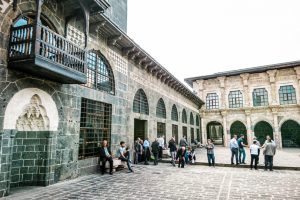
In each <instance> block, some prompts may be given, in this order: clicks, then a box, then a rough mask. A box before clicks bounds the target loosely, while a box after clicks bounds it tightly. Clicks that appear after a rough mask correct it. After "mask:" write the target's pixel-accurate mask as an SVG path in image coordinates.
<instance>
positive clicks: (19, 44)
mask: <svg viewBox="0 0 300 200" xmlns="http://www.w3.org/2000/svg"><path fill="white" fill-rule="evenodd" d="M8 67H10V68H12V69H16V70H20V71H23V72H26V73H28V74H32V75H35V76H39V77H42V78H45V79H49V80H52V81H56V82H60V83H67V84H72V83H74V84H82V83H86V51H85V50H84V49H83V48H81V47H79V46H77V45H76V44H74V43H72V42H70V41H68V40H67V39H66V38H64V37H62V36H61V35H59V34H57V33H55V32H54V31H52V30H51V29H49V28H47V27H45V26H43V25H40V24H38V25H37V26H36V27H35V25H33V24H28V25H25V26H20V27H12V28H11V32H10V41H9V50H8Z"/></svg>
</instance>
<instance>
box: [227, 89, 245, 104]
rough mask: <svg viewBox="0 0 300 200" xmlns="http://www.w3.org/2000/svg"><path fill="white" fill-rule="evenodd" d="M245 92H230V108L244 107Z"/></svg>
mask: <svg viewBox="0 0 300 200" xmlns="http://www.w3.org/2000/svg"><path fill="white" fill-rule="evenodd" d="M243 101H244V99H243V93H242V92H241V90H232V91H230V92H229V94H228V107H229V108H242V107H243V106H244V102H243Z"/></svg>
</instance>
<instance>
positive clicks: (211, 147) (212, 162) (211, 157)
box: [205, 139, 215, 167]
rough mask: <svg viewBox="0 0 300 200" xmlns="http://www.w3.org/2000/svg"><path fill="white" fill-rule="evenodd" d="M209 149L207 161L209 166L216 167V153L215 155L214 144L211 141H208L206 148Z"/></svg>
mask: <svg viewBox="0 0 300 200" xmlns="http://www.w3.org/2000/svg"><path fill="white" fill-rule="evenodd" d="M205 148H206V149H207V160H208V165H209V166H213V167H215V153H214V148H215V146H214V144H213V143H212V141H211V139H208V140H207V145H206V146H205Z"/></svg>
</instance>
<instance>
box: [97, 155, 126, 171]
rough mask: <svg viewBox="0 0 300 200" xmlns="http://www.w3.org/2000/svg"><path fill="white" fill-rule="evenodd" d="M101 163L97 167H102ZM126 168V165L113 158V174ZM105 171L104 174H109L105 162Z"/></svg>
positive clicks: (107, 165)
mask: <svg viewBox="0 0 300 200" xmlns="http://www.w3.org/2000/svg"><path fill="white" fill-rule="evenodd" d="M102 164H103V163H102V161H100V163H99V165H100V167H102ZM124 168H127V163H126V162H125V161H121V160H119V159H118V158H113V172H115V171H116V170H120V169H124ZM105 169H106V172H109V162H108V161H106V163H105Z"/></svg>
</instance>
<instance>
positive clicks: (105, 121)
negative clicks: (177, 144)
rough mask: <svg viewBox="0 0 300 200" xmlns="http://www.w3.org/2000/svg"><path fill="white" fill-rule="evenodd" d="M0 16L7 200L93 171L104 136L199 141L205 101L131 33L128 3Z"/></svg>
mask: <svg viewBox="0 0 300 200" xmlns="http://www.w3.org/2000/svg"><path fill="white" fill-rule="evenodd" d="M0 9H1V11H0V22H1V23H0V38H1V40H0V157H1V159H0V197H1V196H3V195H7V194H8V193H9V190H10V188H12V187H19V186H25V185H49V184H54V183H57V182H58V181H61V180H65V179H70V178H76V177H78V176H80V175H83V174H87V173H92V172H95V171H96V169H97V164H98V152H97V148H98V147H99V144H100V143H101V141H102V140H103V139H107V140H108V141H109V143H110V146H111V148H112V149H113V152H115V150H116V148H117V147H118V144H119V142H120V141H121V140H123V141H125V142H126V143H127V144H128V145H130V146H131V145H132V144H133V142H134V139H135V138H137V137H141V138H142V139H143V138H145V137H149V138H150V140H154V138H156V137H157V136H158V135H164V136H166V138H167V139H169V138H170V137H171V136H172V135H174V136H176V138H177V139H178V138H180V137H182V135H186V136H187V137H188V139H189V141H192V140H193V139H197V140H200V139H201V136H200V133H201V126H200V125H201V122H200V121H201V119H200V116H199V115H198V113H199V108H200V107H201V106H202V105H203V103H204V102H202V101H201V100H200V98H199V97H197V96H196V95H195V94H194V93H192V92H191V91H190V90H189V89H188V88H186V87H185V86H184V85H183V84H182V83H181V82H179V81H178V80H177V79H176V78H175V77H174V76H173V75H172V74H171V73H170V72H168V71H167V70H166V69H165V68H164V67H163V66H161V65H160V64H159V63H158V62H157V61H156V60H155V59H154V58H152V57H151V55H149V54H148V53H147V52H146V51H144V50H143V49H142V48H141V47H140V46H139V45H137V44H136V43H135V42H134V41H133V40H132V39H131V38H129V37H128V36H127V35H126V29H127V1H126V0H64V1H58V0H43V1H42V0H4V1H3V0H2V1H1V4H0Z"/></svg>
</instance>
